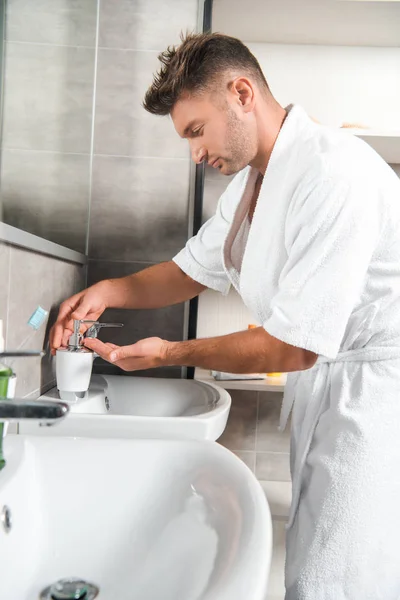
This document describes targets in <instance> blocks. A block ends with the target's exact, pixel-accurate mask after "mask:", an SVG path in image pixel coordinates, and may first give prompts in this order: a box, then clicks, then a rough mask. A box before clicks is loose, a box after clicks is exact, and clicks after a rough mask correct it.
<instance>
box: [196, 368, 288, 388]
mask: <svg viewBox="0 0 400 600" xmlns="http://www.w3.org/2000/svg"><path fill="white" fill-rule="evenodd" d="M194 378H195V379H196V380H197V381H202V382H203V383H213V384H215V385H218V386H219V387H222V388H224V390H249V391H253V392H283V391H284V390H285V383H286V375H284V376H283V377H281V378H277V377H268V378H267V379H237V380H228V381H217V380H216V379H214V377H212V375H211V372H210V371H208V370H206V369H199V368H196V369H195V373H194Z"/></svg>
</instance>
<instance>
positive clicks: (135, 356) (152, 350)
mask: <svg viewBox="0 0 400 600" xmlns="http://www.w3.org/2000/svg"><path fill="white" fill-rule="evenodd" d="M84 344H85V346H86V347H87V348H90V350H93V352H96V354H98V355H99V356H101V358H104V360H107V361H108V362H110V363H113V364H115V365H117V366H118V367H120V368H121V369H123V370H124V371H139V370H142V369H153V368H154V367H160V366H166V365H167V348H168V344H169V342H167V341H166V340H162V339H161V338H158V337H152V338H145V339H144V340H140V341H139V342H137V343H136V344H132V345H131V346H116V345H115V344H111V343H109V342H108V343H106V344H104V343H103V342H101V341H100V340H98V339H94V338H85V340H84Z"/></svg>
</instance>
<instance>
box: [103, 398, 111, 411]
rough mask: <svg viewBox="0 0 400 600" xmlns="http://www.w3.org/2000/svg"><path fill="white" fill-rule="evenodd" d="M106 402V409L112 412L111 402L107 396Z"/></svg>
mask: <svg viewBox="0 0 400 600" xmlns="http://www.w3.org/2000/svg"><path fill="white" fill-rule="evenodd" d="M104 402H105V405H106V409H107V410H110V401H109V399H108V397H107V396H106V397H105V398H104Z"/></svg>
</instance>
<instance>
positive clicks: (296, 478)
mask: <svg viewBox="0 0 400 600" xmlns="http://www.w3.org/2000/svg"><path fill="white" fill-rule="evenodd" d="M382 360H400V346H366V347H365V348H358V349H356V350H348V351H346V352H340V353H339V354H338V355H337V356H336V358H326V357H324V356H319V357H318V360H317V362H316V366H317V367H318V368H317V372H316V377H315V380H314V385H313V389H312V391H311V394H310V397H309V398H308V401H307V410H306V413H305V418H304V421H303V423H302V426H301V432H300V437H299V441H298V444H297V448H296V462H295V465H294V469H293V473H292V476H293V482H292V483H293V488H292V505H291V508H290V513H289V518H288V523H287V525H286V528H289V527H291V525H292V524H293V521H294V518H295V515H296V512H297V508H298V504H299V499H300V487H301V474H302V471H303V467H304V464H305V461H306V459H307V454H308V451H309V448H310V445H311V440H312V437H313V434H314V431H315V428H316V426H317V423H318V420H319V417H320V415H321V412H323V410H324V403H323V402H322V399H323V398H324V390H325V385H326V383H325V382H326V380H327V378H328V377H329V371H328V369H329V365H330V364H335V363H343V362H375V361H382ZM301 373H302V372H301V371H298V372H296V373H294V374H292V376H291V377H290V378H288V383H287V384H286V386H285V393H284V397H283V402H282V409H281V415H280V423H279V431H284V429H285V427H286V424H287V421H288V419H289V416H290V413H291V411H292V408H293V405H294V403H295V399H296V384H297V381H298V379H299V377H300V375H301Z"/></svg>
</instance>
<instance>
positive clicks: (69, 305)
mask: <svg viewBox="0 0 400 600" xmlns="http://www.w3.org/2000/svg"><path fill="white" fill-rule="evenodd" d="M81 296H82V292H80V293H79V294H75V295H74V296H71V298H68V299H67V300H65V301H64V302H63V303H62V304H61V306H60V310H59V311H58V316H57V321H56V322H55V323H54V325H53V327H52V328H51V331H50V336H49V338H50V348H51V353H52V354H53V355H54V354H55V353H56V350H57V348H59V347H60V346H61V345H62V343H63V335H64V330H65V328H66V327H67V326H68V324H69V322H70V321H71V313H72V311H73V310H74V309H75V308H76V305H77V304H78V303H79V300H80V298H81ZM70 327H71V325H70Z"/></svg>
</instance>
